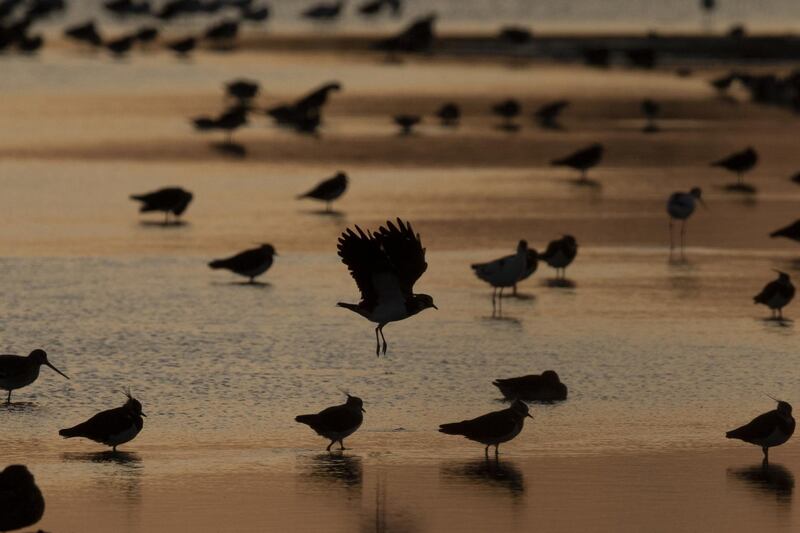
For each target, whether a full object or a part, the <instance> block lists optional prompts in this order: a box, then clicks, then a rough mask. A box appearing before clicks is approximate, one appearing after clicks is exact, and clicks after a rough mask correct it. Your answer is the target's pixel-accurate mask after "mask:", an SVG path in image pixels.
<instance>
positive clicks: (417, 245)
mask: <svg viewBox="0 0 800 533" xmlns="http://www.w3.org/2000/svg"><path fill="white" fill-rule="evenodd" d="M337 248H338V250H339V257H341V258H342V263H344V264H345V265H347V268H348V270H349V271H350V275H351V276H353V279H354V280H355V282H356V285H357V286H358V290H359V291H360V292H361V301H360V302H359V303H357V304H351V303H344V302H339V303H338V304H337V305H338V306H339V307H344V308H345V309H349V310H350V311H353V312H354V313H358V314H359V315H361V316H363V317H364V318H366V319H367V320H369V321H370V322H374V323H376V324H378V325H377V327H376V328H375V341H376V343H377V346H376V348H375V354H376V355H378V356H380V354H381V342H380V340H379V339H378V335H380V337H381V339H382V340H383V354H384V355H385V354H386V349H387V343H386V337H384V335H383V328H384V327H385V326H386V324H388V323H389V322H396V321H399V320H405V319H406V318H409V317H411V316H414V315H416V314H417V313H419V312H420V311H423V310H425V309H428V308H430V307H432V308H434V309H438V308H437V307H436V305H434V303H433V298H431V297H430V296H429V295H427V294H414V284H415V283H416V282H417V280H419V278H420V277H421V276H422V274H424V273H425V270H426V269H427V268H428V264H427V263H426V262H425V248H423V247H422V241H421V240H420V237H419V234H415V233H414V230H413V229H412V227H411V223H410V222H405V223H404V222H403V221H402V220H400V219H399V218H398V219H397V225H396V226H395V225H394V224H393V223H392V222H391V221H387V222H386V226H381V227H380V228H378V231H376V232H374V233H373V232H370V231H368V232H366V233H365V232H364V231H363V230H362V229H361V228H359V227H358V226H356V227H355V231H353V230H352V229H349V228H348V229H347V230H346V231H345V232H344V233H342V235H341V236H340V237H339V244H338V247H337Z"/></svg>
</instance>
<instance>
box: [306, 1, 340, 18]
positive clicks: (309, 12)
mask: <svg viewBox="0 0 800 533" xmlns="http://www.w3.org/2000/svg"><path fill="white" fill-rule="evenodd" d="M343 7H344V0H338V1H337V2H332V3H321V4H317V5H315V6H311V7H310V8H308V9H306V10H305V11H303V12H302V13H300V16H301V17H303V18H306V19H310V20H315V21H317V22H331V21H333V20H336V19H337V18H339V15H340V14H341V13H342V8H343Z"/></svg>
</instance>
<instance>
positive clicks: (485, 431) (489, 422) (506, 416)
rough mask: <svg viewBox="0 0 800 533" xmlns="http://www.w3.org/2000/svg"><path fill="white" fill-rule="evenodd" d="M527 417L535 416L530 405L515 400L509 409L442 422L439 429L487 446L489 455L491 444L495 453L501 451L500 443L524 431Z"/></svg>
mask: <svg viewBox="0 0 800 533" xmlns="http://www.w3.org/2000/svg"><path fill="white" fill-rule="evenodd" d="M525 418H533V416H531V414H530V412H529V410H528V406H527V405H525V403H523V402H521V401H520V400H515V401H514V403H512V404H511V407H509V408H508V409H503V410H502V411H494V412H492V413H488V414H485V415H483V416H479V417H478V418H473V419H472V420H462V421H461V422H454V423H452V424H442V425H441V426H439V431H440V432H442V433H445V434H447V435H461V436H463V437H466V438H468V439H469V440H472V441H475V442H480V443H481V444H483V445H485V446H486V449H485V450H484V453H485V454H486V456H487V457H488V456H489V446H494V454H495V456H497V455H498V454H499V453H500V451H499V450H500V445H501V444H502V443H504V442H508V441H510V440H511V439H513V438H514V437H516V436H517V435H519V434H520V432H521V431H522V426H523V425H524V423H525Z"/></svg>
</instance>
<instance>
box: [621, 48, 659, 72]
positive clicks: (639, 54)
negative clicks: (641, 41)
mask: <svg viewBox="0 0 800 533" xmlns="http://www.w3.org/2000/svg"><path fill="white" fill-rule="evenodd" d="M625 56H626V57H627V58H628V62H629V63H630V64H631V66H632V67H636V68H641V69H647V70H650V69H653V68H655V66H656V63H657V62H658V54H657V53H656V50H655V48H652V47H643V48H633V49H631V50H626V51H625Z"/></svg>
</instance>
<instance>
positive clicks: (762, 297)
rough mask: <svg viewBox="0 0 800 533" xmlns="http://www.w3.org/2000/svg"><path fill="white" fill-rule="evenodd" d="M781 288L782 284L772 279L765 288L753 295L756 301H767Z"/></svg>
mask: <svg viewBox="0 0 800 533" xmlns="http://www.w3.org/2000/svg"><path fill="white" fill-rule="evenodd" d="M780 290H781V284H780V283H778V282H777V281H770V282H769V283H767V284H766V285H765V286H764V288H763V289H762V290H761V292H759V293H758V294H756V295H755V296H754V297H753V301H754V302H755V303H767V302H769V301H770V300H771V299H772V298H773V297H774V296H776V295H777V294H778V293H779V292H780Z"/></svg>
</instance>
